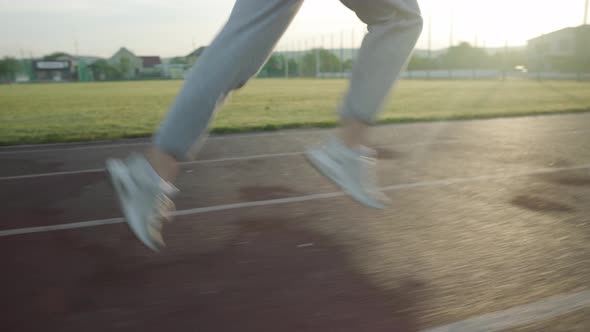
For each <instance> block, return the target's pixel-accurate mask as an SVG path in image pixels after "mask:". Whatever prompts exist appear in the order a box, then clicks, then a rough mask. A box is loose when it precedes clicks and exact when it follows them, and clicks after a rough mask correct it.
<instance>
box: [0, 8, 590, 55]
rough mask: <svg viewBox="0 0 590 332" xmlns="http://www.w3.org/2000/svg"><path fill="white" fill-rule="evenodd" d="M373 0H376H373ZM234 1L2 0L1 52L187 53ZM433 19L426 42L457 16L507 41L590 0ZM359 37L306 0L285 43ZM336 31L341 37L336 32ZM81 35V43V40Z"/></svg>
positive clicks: (347, 17) (442, 43)
mask: <svg viewBox="0 0 590 332" xmlns="http://www.w3.org/2000/svg"><path fill="white" fill-rule="evenodd" d="M366 1H371V0H366ZM233 3H234V0H0V34H1V35H0V56H4V55H12V56H20V55H21V54H25V55H26V56H29V55H30V54H32V55H33V56H41V55H44V54H47V53H50V52H53V51H66V52H69V53H74V52H75V50H76V44H77V48H78V50H79V53H80V54H84V55H97V56H110V55H112V54H113V53H114V52H115V51H116V50H117V49H118V48H119V47H121V46H126V47H128V48H129V49H131V50H132V51H134V52H135V53H136V54H137V55H160V56H163V57H169V56H176V55H185V54H187V53H189V52H190V51H191V49H192V48H193V46H197V47H198V46H200V45H206V44H208V43H209V41H210V40H211V38H213V36H214V35H215V33H216V32H217V31H219V29H220V28H221V26H222V24H223V23H224V22H225V20H226V19H227V17H228V15H229V12H230V10H231V8H232V6H233ZM420 5H421V8H422V13H423V16H424V18H425V21H426V26H425V29H424V32H423V33H422V36H421V38H420V41H419V42H418V47H419V48H426V47H427V45H428V21H429V17H431V18H432V40H433V42H432V44H433V48H435V49H436V48H442V47H446V46H448V44H449V31H450V21H451V17H454V22H455V23H454V27H455V28H454V31H455V40H456V41H469V42H471V43H473V42H474V41H475V38H476V35H477V40H478V44H479V45H482V44H483V43H485V45H487V46H503V45H504V43H505V41H508V43H509V44H510V45H525V44H526V40H527V39H529V38H532V37H536V36H537V35H540V34H542V33H546V32H551V31H553V30H557V29H561V28H564V27H568V26H576V25H580V24H581V23H582V19H583V10H584V0H559V1H542V0H485V1H484V0H447V1H445V0H421V1H420ZM342 31H344V36H345V39H346V40H345V45H346V46H350V45H351V44H352V36H353V31H354V36H355V39H354V41H355V44H357V45H358V44H359V43H360V40H361V36H362V34H363V33H364V31H365V29H364V26H363V24H362V23H360V22H359V21H358V19H357V18H356V16H355V15H354V13H352V12H351V11H350V10H348V9H347V8H346V7H344V6H343V5H341V4H340V3H339V1H338V0H306V2H305V4H304V5H303V8H302V10H301V12H300V13H299V15H298V16H297V18H296V19H295V21H294V22H293V24H292V25H291V27H290V28H289V30H288V31H287V32H286V34H285V36H284V37H283V39H282V40H281V42H280V44H279V49H285V48H287V47H288V48H299V47H301V46H302V45H304V44H303V43H304V42H305V41H307V43H308V45H311V44H312V43H313V42H314V40H315V42H316V43H317V42H320V40H321V38H322V37H323V39H324V46H325V47H330V45H331V41H332V38H334V42H335V43H336V45H340V36H341V32H342ZM332 36H334V37H332ZM76 41H77V42H76Z"/></svg>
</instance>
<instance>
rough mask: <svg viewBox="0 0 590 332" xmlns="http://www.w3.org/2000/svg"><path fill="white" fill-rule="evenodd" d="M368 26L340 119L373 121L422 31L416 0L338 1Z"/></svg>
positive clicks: (341, 108) (341, 109)
mask: <svg viewBox="0 0 590 332" xmlns="http://www.w3.org/2000/svg"><path fill="white" fill-rule="evenodd" d="M341 1H342V3H343V4H344V5H346V6H347V7H349V8H350V9H352V10H353V11H355V12H356V14H357V16H358V17H359V18H360V19H361V20H362V21H363V22H364V23H366V24H367V26H368V31H369V33H368V34H367V35H366V36H365V38H364V39H363V43H362V46H361V49H360V51H359V55H358V58H357V61H356V63H355V64H354V68H353V71H352V79H351V82H350V86H349V90H348V92H347V94H346V95H345V97H344V100H343V102H342V105H341V107H340V115H341V117H342V118H343V119H354V120H359V121H362V122H364V123H367V124H371V123H373V122H374V120H375V118H376V116H377V115H378V114H379V112H380V111H381V109H382V107H383V104H384V102H385V99H386V97H387V95H388V94H389V92H390V90H391V88H392V86H393V84H394V82H395V81H396V79H397V78H398V76H399V74H400V72H401V70H402V69H403V67H404V66H405V65H406V63H407V60H408V57H409V55H410V54H411V52H412V50H413V49H414V47H415V46H416V42H417V40H418V37H419V36H420V33H421V31H422V17H421V14H420V9H419V6H418V3H417V2H416V0H341Z"/></svg>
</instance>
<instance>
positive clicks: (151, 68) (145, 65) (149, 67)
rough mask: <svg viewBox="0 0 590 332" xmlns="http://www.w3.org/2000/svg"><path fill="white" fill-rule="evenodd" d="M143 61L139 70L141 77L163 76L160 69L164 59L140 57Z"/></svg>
mask: <svg viewBox="0 0 590 332" xmlns="http://www.w3.org/2000/svg"><path fill="white" fill-rule="evenodd" d="M139 58H140V59H141V67H140V69H139V74H140V76H144V77H160V76H162V71H161V69H160V65H161V64H162V59H160V57H159V56H140V57H139Z"/></svg>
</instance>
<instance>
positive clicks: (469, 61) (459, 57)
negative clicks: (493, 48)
mask: <svg viewBox="0 0 590 332" xmlns="http://www.w3.org/2000/svg"><path fill="white" fill-rule="evenodd" d="M487 57H488V55H487V54H486V52H485V50H484V49H482V48H477V47H472V46H471V45H470V44H469V43H466V42H462V43H461V44H459V45H458V46H453V47H451V48H449V50H448V52H447V53H446V54H444V55H443V56H441V63H442V66H443V67H444V68H445V69H474V68H480V67H482V64H483V63H485V62H486V59H487Z"/></svg>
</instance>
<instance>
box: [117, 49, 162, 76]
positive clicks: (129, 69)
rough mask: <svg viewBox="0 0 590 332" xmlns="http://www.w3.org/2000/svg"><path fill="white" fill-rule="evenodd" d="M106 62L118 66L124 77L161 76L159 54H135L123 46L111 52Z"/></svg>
mask: <svg viewBox="0 0 590 332" xmlns="http://www.w3.org/2000/svg"><path fill="white" fill-rule="evenodd" d="M108 62H109V64H110V65H111V66H114V67H116V68H118V69H119V70H120V71H121V74H122V76H123V78H125V79H134V78H140V77H160V76H162V72H161V64H162V59H161V58H160V57H159V56H137V55H135V54H134V53H133V52H131V51H130V50H128V49H127V48H125V47H121V48H120V49H119V50H118V51H117V52H116V53H115V54H113V56H112V57H111V58H110V59H109V61H108Z"/></svg>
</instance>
